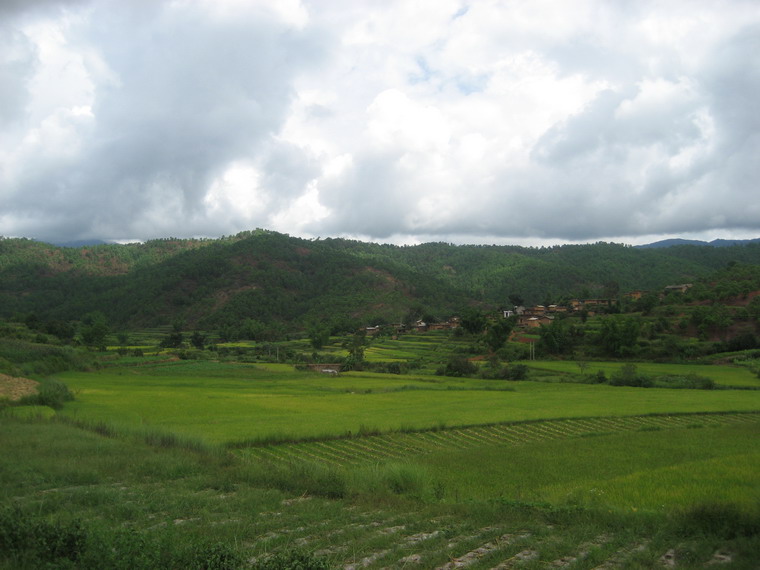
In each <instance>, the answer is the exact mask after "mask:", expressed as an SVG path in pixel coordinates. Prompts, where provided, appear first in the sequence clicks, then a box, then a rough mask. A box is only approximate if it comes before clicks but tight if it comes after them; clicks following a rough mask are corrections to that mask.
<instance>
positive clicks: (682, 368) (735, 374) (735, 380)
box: [526, 360, 760, 388]
mask: <svg viewBox="0 0 760 570" xmlns="http://www.w3.org/2000/svg"><path fill="white" fill-rule="evenodd" d="M526 364H528V366H530V367H531V368H533V369H536V370H541V371H550V372H559V373H564V374H581V367H580V366H578V363H577V362H575V361H572V360H567V361H558V360H540V361H531V362H527V363H526ZM585 364H586V365H587V367H586V369H585V372H584V373H585V375H587V376H593V375H594V374H596V373H597V372H598V371H602V372H604V373H605V375H606V376H607V377H608V378H609V377H610V376H611V375H612V374H613V373H614V372H617V371H618V370H620V368H621V367H622V366H623V364H625V363H622V362H597V361H586V362H585ZM636 368H637V370H638V371H639V372H640V373H642V374H645V375H647V376H666V375H668V376H687V375H689V374H696V375H699V376H704V377H707V378H710V379H711V380H713V381H714V382H715V384H716V385H718V386H726V387H729V386H735V387H741V388H760V378H758V377H757V376H756V375H755V374H753V373H752V371H751V370H749V369H748V368H746V367H741V366H727V365H717V364H712V365H705V364H660V363H652V362H637V363H636Z"/></svg>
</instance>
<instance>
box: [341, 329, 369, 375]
mask: <svg viewBox="0 0 760 570" xmlns="http://www.w3.org/2000/svg"><path fill="white" fill-rule="evenodd" d="M366 346H367V331H365V330H364V329H361V330H359V331H357V332H356V333H354V334H353V335H352V336H351V338H350V339H349V340H348V341H347V342H346V343H345V347H346V348H347V349H348V356H347V357H346V360H345V361H344V363H343V366H344V368H345V369H346V370H361V369H362V368H363V367H364V349H365V347H366Z"/></svg>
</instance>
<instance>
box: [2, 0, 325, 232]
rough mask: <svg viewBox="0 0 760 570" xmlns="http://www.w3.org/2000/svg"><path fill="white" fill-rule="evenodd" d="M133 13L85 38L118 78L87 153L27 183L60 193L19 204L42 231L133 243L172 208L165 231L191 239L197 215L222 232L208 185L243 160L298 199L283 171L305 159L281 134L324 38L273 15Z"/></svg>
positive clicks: (101, 98)
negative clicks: (208, 208)
mask: <svg viewBox="0 0 760 570" xmlns="http://www.w3.org/2000/svg"><path fill="white" fill-rule="evenodd" d="M127 4H129V3H127ZM122 7H123V4H121V3H119V4H118V5H116V4H111V5H108V4H102V5H98V10H96V12H95V13H94V14H93V16H92V19H91V21H89V22H88V24H87V26H86V27H85V28H84V29H83V30H80V31H79V32H80V33H81V37H84V38H88V37H89V38H90V39H91V40H92V43H93V44H94V45H98V46H99V47H100V55H101V57H102V59H103V61H104V62H105V63H106V65H107V66H108V67H109V70H110V73H111V75H109V78H107V79H106V80H105V81H106V83H102V84H101V85H99V87H98V89H97V90H96V100H95V104H94V105H93V114H94V123H95V126H94V128H93V132H92V133H91V134H90V135H88V137H87V139H86V141H85V143H84V147H83V150H82V156H81V157H79V159H78V160H77V161H75V162H72V163H69V164H64V165H60V164H59V165H55V166H46V165H44V164H42V165H40V168H38V169H37V171H36V172H35V173H34V174H33V175H32V176H31V177H30V178H27V179H26V180H25V181H24V185H25V187H26V188H27V190H31V193H32V194H36V195H37V196H39V195H40V194H37V193H38V192H39V193H41V194H42V195H47V196H48V197H49V199H48V200H46V201H45V202H44V203H39V201H37V203H36V204H34V205H31V204H24V201H23V198H19V201H18V202H17V207H18V209H19V210H20V211H23V210H27V208H28V209H30V210H31V209H32V208H33V209H35V210H37V211H38V214H37V215H39V216H42V217H44V218H45V219H46V221H47V223H46V227H45V229H44V230H42V231H40V230H37V231H36V232H35V235H36V236H38V237H42V238H47V237H49V236H54V235H59V234H61V235H63V234H65V235H67V236H71V237H72V238H75V237H77V238H78V237H87V236H88V235H89V234H90V233H91V232H93V231H98V230H101V231H102V228H104V227H105V228H110V229H111V231H112V232H113V233H115V234H117V235H126V236H129V235H132V233H133V232H134V229H133V226H135V225H137V224H141V225H142V226H143V227H142V228H141V229H142V231H145V228H144V225H145V223H146V219H151V215H152V214H153V213H155V212H156V211H157V209H158V210H159V211H160V208H161V207H162V204H163V207H164V208H166V209H168V210H170V211H171V210H173V212H174V214H175V215H176V217H177V219H176V220H170V219H165V218H164V219H159V220H156V224H157V227H156V228H155V232H156V233H158V234H160V233H162V232H165V231H167V229H171V228H173V229H174V231H178V232H179V233H186V232H187V231H188V229H190V226H189V225H188V224H189V222H190V220H193V219H195V221H196V223H197V224H198V226H199V227H202V226H204V224H205V225H206V226H209V225H210V226H213V225H214V224H213V223H209V221H207V220H206V221H204V219H203V218H204V215H205V213H204V211H203V204H202V201H203V198H204V196H205V193H206V190H207V189H208V187H209V184H210V182H211V180H212V179H213V178H214V177H215V176H218V175H219V174H221V173H222V172H223V170H224V168H225V167H226V166H228V165H229V163H230V162H232V161H234V160H238V159H243V158H247V159H252V160H260V159H262V158H263V160H260V162H262V163H263V164H265V165H268V167H269V168H271V169H272V173H271V174H269V175H268V179H267V181H268V183H269V184H270V186H271V190H273V191H274V192H275V193H277V192H280V191H282V192H285V193H287V194H292V192H293V188H292V184H291V183H290V182H288V180H287V179H288V175H287V174H278V173H277V172H276V171H277V170H278V169H280V168H292V167H294V165H295V164H296V162H297V161H298V160H299V159H298V158H294V155H295V154H296V152H295V151H294V149H292V148H289V149H286V150H279V149H278V148H277V145H276V144H274V143H272V140H271V135H272V134H273V133H276V132H277V131H278V129H279V128H280V126H281V125H282V123H283V121H284V119H285V116H286V113H287V111H288V109H289V104H290V101H291V98H292V87H291V82H292V78H293V76H294V74H295V73H296V72H297V71H298V69H299V68H302V67H303V66H306V65H309V64H311V63H313V62H315V61H317V60H318V58H319V57H320V38H319V36H318V35H317V34H316V33H314V32H311V34H312V35H309V34H308V33H305V32H295V31H292V30H290V29H288V28H286V27H285V26H284V25H283V24H282V23H280V22H278V21H275V20H273V19H267V18H264V17H263V16H260V17H259V18H257V19H237V20H234V21H225V22H222V23H220V22H217V21H214V20H206V19H204V18H203V17H202V15H200V14H198V13H196V12H193V11H184V12H183V11H179V12H176V11H173V12H171V13H168V12H165V11H162V10H160V9H159V6H158V5H154V6H152V7H149V6H148V7H146V8H145V10H146V11H142V10H138V9H136V8H135V5H131V6H127V7H123V9H122ZM136 24H140V25H139V26H138V25H136ZM80 41H86V40H80ZM101 80H102V78H101ZM269 154H271V156H269V158H267V156H268V155H269ZM288 157H290V158H288ZM304 160H305V159H304ZM288 161H290V162H288ZM11 207H13V206H11ZM19 213H21V212H19ZM159 224H161V225H159ZM194 230H195V228H193V229H192V230H191V231H194Z"/></svg>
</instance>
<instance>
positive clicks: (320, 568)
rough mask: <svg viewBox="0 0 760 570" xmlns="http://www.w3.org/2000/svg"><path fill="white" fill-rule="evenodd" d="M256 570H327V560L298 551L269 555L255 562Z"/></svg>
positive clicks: (328, 566)
mask: <svg viewBox="0 0 760 570" xmlns="http://www.w3.org/2000/svg"><path fill="white" fill-rule="evenodd" d="M253 567H254V568H255V569H256V570H328V569H329V568H330V565H329V564H328V562H327V560H325V559H324V558H321V557H319V556H316V555H314V554H311V553H309V552H304V551H303V550H299V549H292V550H287V551H285V552H277V553H275V554H269V555H267V556H266V557H264V558H262V559H261V560H259V561H257V562H256V563H255V564H254V565H253Z"/></svg>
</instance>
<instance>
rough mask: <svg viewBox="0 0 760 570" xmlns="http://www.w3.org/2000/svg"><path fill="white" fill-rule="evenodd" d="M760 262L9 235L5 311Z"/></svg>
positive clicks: (264, 310) (239, 239) (595, 290)
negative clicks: (59, 242)
mask: <svg viewBox="0 0 760 570" xmlns="http://www.w3.org/2000/svg"><path fill="white" fill-rule="evenodd" d="M732 262H735V263H747V264H760V244H758V243H750V244H747V245H740V246H730V247H721V248H715V247H710V246H692V245H684V246H673V247H669V248H665V249H638V248H633V247H630V246H624V245H619V244H610V243H596V244H588V245H568V246H557V247H549V248H546V247H544V248H525V247H518V246H454V245H450V244H445V243H430V244H424V245H419V246H392V245H382V244H372V243H364V242H357V241H351V240H343V239H324V240H305V239H300V238H295V237H290V236H287V235H284V234H279V233H276V232H270V231H265V230H256V231H253V232H244V233H241V234H238V235H236V236H232V237H225V238H220V239H215V240H181V239H164V240H155V241H150V242H147V243H144V244H126V245H113V244H108V245H95V246H86V247H78V248H70V247H55V246H52V245H49V244H44V243H41V242H35V241H32V240H26V239H0V313H1V314H0V317H9V316H12V315H14V314H18V313H26V314H28V313H35V314H37V315H38V316H39V317H40V318H45V319H60V320H75V319H79V318H81V316H82V315H84V314H86V313H88V312H91V311H96V310H97V311H102V312H103V313H105V314H106V316H107V317H108V319H109V321H111V322H113V323H119V324H120V325H122V326H134V327H137V326H151V325H160V324H169V323H171V322H175V321H177V320H181V321H183V322H185V323H187V324H188V325H193V326H200V327H220V326H224V325H225V324H228V323H232V322H239V321H241V320H246V319H250V320H252V321H255V322H260V323H278V324H280V325H282V326H285V327H293V326H295V327H301V326H306V325H308V324H309V323H314V322H319V323H325V322H329V323H333V324H335V325H336V326H340V325H341V323H342V324H344V325H345V326H346V327H350V326H353V325H354V324H356V323H357V322H359V323H361V322H367V323H368V322H393V321H398V320H399V319H402V318H404V317H405V316H408V315H410V314H415V313H416V314H419V315H420V316H423V315H426V316H428V317H437V318H446V317H448V316H450V315H452V314H454V313H457V312H459V311H461V310H462V309H463V308H464V307H466V306H468V305H473V304H483V305H486V306H490V307H493V308H496V307H499V306H507V305H509V304H510V301H509V299H510V297H511V298H512V299H515V298H520V299H522V300H523V301H524V302H525V303H542V302H556V301H559V300H561V299H562V298H569V297H573V296H580V297H596V296H608V295H616V294H618V293H624V292H626V291H630V290H633V289H647V290H656V289H659V288H662V287H664V286H665V285H669V284H676V283H683V282H691V281H694V280H697V279H698V278H700V277H704V276H706V275H708V274H710V273H712V272H713V271H715V270H716V269H721V268H724V267H726V266H727V265H728V264H729V263H732Z"/></svg>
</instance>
